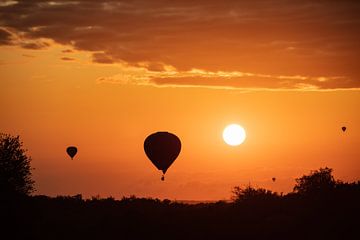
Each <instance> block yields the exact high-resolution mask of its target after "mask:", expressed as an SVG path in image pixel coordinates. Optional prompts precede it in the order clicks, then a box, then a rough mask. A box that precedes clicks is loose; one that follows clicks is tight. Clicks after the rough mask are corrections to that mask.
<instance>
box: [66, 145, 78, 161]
mask: <svg viewBox="0 0 360 240" xmlns="http://www.w3.org/2000/svg"><path fill="white" fill-rule="evenodd" d="M66 152H67V154H68V155H69V156H70V157H71V159H73V158H74V157H75V155H76V153H77V148H76V147H74V146H70V147H68V148H67V149H66Z"/></svg>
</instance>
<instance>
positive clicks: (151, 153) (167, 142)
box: [144, 132, 181, 181]
mask: <svg viewBox="0 0 360 240" xmlns="http://www.w3.org/2000/svg"><path fill="white" fill-rule="evenodd" d="M144 150H145V153H146V156H147V157H148V158H149V159H150V161H151V162H152V163H153V164H154V165H155V167H156V168H157V169H159V170H161V171H162V172H163V175H162V177H161V180H162V181H164V179H165V177H164V175H165V173H166V171H167V170H168V168H169V167H170V166H171V164H172V163H173V162H174V161H175V159H176V158H177V157H178V155H179V153H180V150H181V142H180V139H179V138H178V137H177V136H176V135H174V134H172V133H169V132H156V133H153V134H151V135H149V136H148V137H147V138H146V139H145V141H144Z"/></svg>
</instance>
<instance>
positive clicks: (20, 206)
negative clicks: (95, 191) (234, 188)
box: [0, 184, 360, 240]
mask: <svg viewBox="0 0 360 240" xmlns="http://www.w3.org/2000/svg"><path fill="white" fill-rule="evenodd" d="M359 186H360V185H359V184H352V185H344V186H343V187H342V188H341V189H336V190H333V191H331V192H327V193H325V194H322V195H313V196H303V195H300V194H294V193H292V194H288V195H285V196H279V195H276V196H275V195H266V194H259V195H256V194H255V195H252V196H250V197H249V196H248V198H243V199H238V200H237V201H235V202H233V203H225V202H217V203H206V204H196V205H188V204H181V203H176V202H171V201H169V200H163V201H161V200H158V199H142V198H135V197H130V198H123V199H122V200H114V199H112V198H108V199H96V198H93V199H91V200H83V199H82V198H81V195H77V196H73V197H57V198H49V197H46V196H33V197H15V198H14V197H13V198H11V199H9V198H2V199H1V207H0V216H1V222H2V223H1V227H0V230H1V233H0V234H1V236H2V237H1V236H0V239H136V240H140V239H360V188H359Z"/></svg>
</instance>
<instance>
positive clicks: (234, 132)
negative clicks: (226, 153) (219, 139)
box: [223, 124, 246, 146]
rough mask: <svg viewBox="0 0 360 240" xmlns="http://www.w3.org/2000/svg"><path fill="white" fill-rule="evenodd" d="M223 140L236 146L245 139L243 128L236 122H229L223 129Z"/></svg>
mask: <svg viewBox="0 0 360 240" xmlns="http://www.w3.org/2000/svg"><path fill="white" fill-rule="evenodd" d="M223 138H224V141H225V142H226V143H227V144H229V145H231V146H237V145H240V144H242V143H243V142H244V141H245V138H246V133H245V129H244V128H243V127H241V126H240V125H238V124H230V125H228V126H227V127H226V128H225V129H224V131H223Z"/></svg>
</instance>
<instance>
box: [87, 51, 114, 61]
mask: <svg viewBox="0 0 360 240" xmlns="http://www.w3.org/2000/svg"><path fill="white" fill-rule="evenodd" d="M92 60H93V62H96V63H107V64H111V63H114V60H113V59H112V58H111V57H110V56H108V55H106V54H105V53H94V54H93V59H92Z"/></svg>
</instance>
